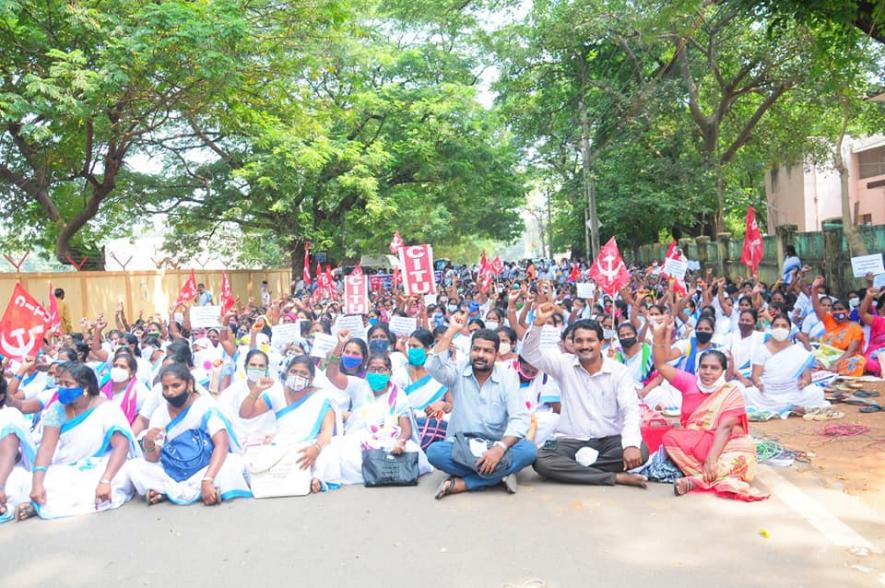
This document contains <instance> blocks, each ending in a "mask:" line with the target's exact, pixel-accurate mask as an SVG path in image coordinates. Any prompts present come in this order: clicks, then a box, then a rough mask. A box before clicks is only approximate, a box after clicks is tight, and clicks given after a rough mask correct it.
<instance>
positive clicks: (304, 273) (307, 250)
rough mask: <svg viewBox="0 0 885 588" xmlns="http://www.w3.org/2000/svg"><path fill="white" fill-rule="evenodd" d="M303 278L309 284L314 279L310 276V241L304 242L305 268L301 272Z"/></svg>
mask: <svg viewBox="0 0 885 588" xmlns="http://www.w3.org/2000/svg"><path fill="white" fill-rule="evenodd" d="M301 278H302V279H303V280H304V283H305V284H307V285H308V286H310V284H311V282H312V281H313V280H311V277H310V243H305V244H304V270H303V271H302V272H301Z"/></svg>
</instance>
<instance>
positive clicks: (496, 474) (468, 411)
mask: <svg viewBox="0 0 885 588" xmlns="http://www.w3.org/2000/svg"><path fill="white" fill-rule="evenodd" d="M466 323H467V313H466V312H460V313H457V314H454V315H453V316H452V319H451V323H450V326H449V328H448V330H447V331H446V332H445V334H444V335H443V336H442V337H440V339H439V341H438V342H437V344H436V347H435V348H434V350H433V353H431V354H430V357H429V359H428V362H427V370H428V371H429V372H430V373H431V375H432V376H433V377H434V378H435V379H436V380H437V381H438V382H440V383H441V384H443V385H444V386H446V387H447V388H448V389H449V391H450V392H451V394H452V401H453V407H452V414H451V420H450V421H449V425H448V428H447V431H446V435H447V440H446V441H438V442H436V443H434V444H433V445H431V446H430V447H429V448H428V449H427V459H428V460H430V463H432V464H433V465H434V467H436V468H437V469H440V470H442V471H444V472H446V473H447V474H449V475H450V477H448V478H446V479H445V480H443V482H442V483H441V484H440V486H439V488H438V489H437V493H436V498H437V499H439V498H442V497H444V496H447V495H449V494H458V493H461V492H466V491H471V490H481V489H484V488H488V487H489V486H495V485H497V484H500V483H501V482H503V483H504V485H505V488H506V489H507V491H508V492H509V493H511V494H513V493H515V492H516V488H517V483H516V472H518V471H519V470H521V469H523V468H526V467H528V466H530V465H531V464H532V463H533V462H534V461H535V455H536V453H537V450H536V449H535V445H534V443H532V442H531V441H529V440H527V439H526V438H525V437H526V434H527V433H528V430H529V425H530V423H531V419H530V416H529V413H528V409H527V408H526V406H525V404H524V403H523V402H522V400H521V398H522V397H521V395H520V394H519V379H518V377H517V375H516V373H515V372H514V371H512V370H506V369H504V368H501V367H498V366H496V365H495V358H496V357H497V353H498V345H499V340H498V335H497V334H496V333H495V332H494V331H491V330H489V329H479V330H478V331H476V332H475V333H473V337H472V339H471V342H470V353H469V356H468V357H459V361H458V362H457V363H456V362H454V361H453V360H452V358H451V355H450V353H449V348H450V346H451V343H452V338H453V337H454V336H455V335H456V334H457V333H458V332H459V331H461V330H462V329H463V328H464V326H465V325H466ZM458 434H462V435H466V434H471V435H475V436H477V437H479V438H480V439H482V440H485V441H488V442H494V443H492V444H489V443H485V445H484V446H483V445H478V444H477V443H478V442H471V449H472V448H473V447H478V448H480V447H481V450H479V451H478V452H477V453H473V455H474V456H475V458H476V461H475V462H474V466H473V467H468V466H466V465H464V464H463V459H462V460H461V463H459V462H457V461H455V459H454V458H453V449H455V443H454V442H453V441H452V439H453V437H455V436H456V435H458ZM479 443H481V442H479ZM505 454H508V457H509V460H510V465H509V466H508V467H506V468H505V467H503V466H502V467H501V468H498V463H499V462H500V461H501V459H502V458H504V456H505ZM505 463H506V462H505ZM496 468H497V469H496Z"/></svg>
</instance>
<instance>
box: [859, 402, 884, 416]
mask: <svg viewBox="0 0 885 588" xmlns="http://www.w3.org/2000/svg"><path fill="white" fill-rule="evenodd" d="M882 410H885V407H882V406H880V405H878V404H868V405H866V406H862V407H860V408H859V409H858V412H862V413H865V414H869V413H871V412H879V411H882Z"/></svg>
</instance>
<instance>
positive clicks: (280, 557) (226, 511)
mask: <svg viewBox="0 0 885 588" xmlns="http://www.w3.org/2000/svg"><path fill="white" fill-rule="evenodd" d="M763 478H764V479H765V480H766V481H767V484H765V485H766V486H768V487H775V488H776V489H777V490H778V494H776V495H775V496H774V497H773V498H772V499H771V500H768V501H765V502H761V503H755V504H745V503H739V502H733V501H728V500H722V499H718V498H715V497H713V496H708V495H692V496H687V497H682V498H676V497H674V496H673V494H672V491H671V488H670V487H669V486H664V485H652V486H651V487H650V488H649V489H648V490H644V491H643V490H637V489H633V488H623V487H617V488H587V487H577V486H564V485H556V484H550V483H546V482H542V481H540V480H539V479H538V478H537V477H536V476H535V474H534V473H533V472H532V473H526V474H523V475H522V476H521V478H520V479H521V481H522V484H521V486H520V491H519V493H518V494H517V495H515V496H509V495H506V494H505V493H504V491H503V489H493V490H490V491H487V492H484V493H480V494H473V495H469V496H468V495H460V496H452V497H448V498H446V499H444V500H443V501H441V502H436V501H434V500H433V499H432V497H431V495H432V493H433V489H434V487H435V485H436V483H437V482H438V480H439V479H441V478H440V477H439V474H434V475H432V476H430V477H425V478H424V479H422V482H421V484H420V485H419V486H418V487H417V488H387V489H364V488H359V487H350V488H344V489H342V490H338V491H335V492H332V493H329V494H325V495H322V496H311V497H305V498H291V499H275V500H261V501H252V500H238V501H235V502H233V503H228V504H224V505H221V506H219V507H214V508H206V507H203V506H201V505H195V506H191V507H176V506H172V505H169V504H162V505H158V506H154V507H150V508H149V507H147V506H146V505H145V504H144V502H142V501H140V500H138V501H133V502H132V503H130V504H128V505H126V506H124V507H123V508H122V509H120V510H117V511H115V512H110V513H102V514H96V515H89V516H84V517H79V518H76V519H68V520H62V521H40V520H30V521H26V522H23V523H20V524H19V523H9V524H6V525H3V526H2V527H0V550H2V553H3V554H4V556H3V562H2V564H0V586H9V587H13V586H14V587H17V588H25V587H29V586H53V587H59V586H90V587H91V586H97V585H104V586H127V587H138V586H181V585H191V586H213V587H225V586H237V587H244V588H245V587H250V588H251V587H257V586H282V585H286V586H295V587H309V586H322V587H348V586H359V587H361V588H362V587H375V586H378V587H388V586H421V587H426V588H435V587H440V588H455V587H458V588H460V587H474V586H475V587H482V588H484V587H502V586H523V585H525V586H532V587H533V588H534V587H535V586H537V585H539V584H529V583H527V581H529V580H531V579H540V580H542V581H544V582H545V584H544V585H545V586H549V587H560V588H562V587H585V586H642V587H645V586H699V587H700V586H703V587H708V586H717V587H724V586H740V587H751V586H772V585H775V584H777V585H782V586H828V587H832V586H838V587H840V588H842V587H847V586H883V585H885V557H883V556H882V555H881V554H876V553H875V550H877V549H881V548H882V547H883V546H885V518H883V516H882V514H883V513H871V512H869V511H868V510H865V507H864V506H863V505H861V504H859V503H858V502H857V501H855V500H854V499H853V498H851V497H848V496H847V495H844V494H842V493H840V492H837V491H832V490H823V489H821V488H819V487H818V486H816V485H814V484H809V483H808V482H807V480H804V479H801V478H800V477H797V476H795V475H794V474H793V473H792V472H789V471H785V470H780V471H779V472H777V473H776V472H773V471H772V470H768V469H766V471H764V472H763ZM791 478H792V481H791ZM781 495H784V496H785V497H786V499H787V500H784V499H782V498H781ZM788 502H789V504H788ZM763 535H767V537H764V536H763ZM865 541H868V542H867V543H866V546H867V547H866V548H863V547H861V549H860V550H857V549H855V552H854V553H852V552H851V551H850V549H849V547H850V545H856V544H861V545H863V544H864V542H865ZM839 543H842V545H839ZM870 547H872V548H873V550H874V551H873V553H870V554H867V553H866V551H865V549H869V548H870ZM852 566H854V567H852Z"/></svg>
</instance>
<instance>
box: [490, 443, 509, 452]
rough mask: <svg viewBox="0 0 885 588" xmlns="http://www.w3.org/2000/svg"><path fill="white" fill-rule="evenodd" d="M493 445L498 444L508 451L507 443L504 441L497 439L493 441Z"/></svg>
mask: <svg viewBox="0 0 885 588" xmlns="http://www.w3.org/2000/svg"><path fill="white" fill-rule="evenodd" d="M493 445H495V446H497V447H500V448H501V449H503V450H504V451H507V444H506V443H504V442H503V441H495V442H494V443H493Z"/></svg>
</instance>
